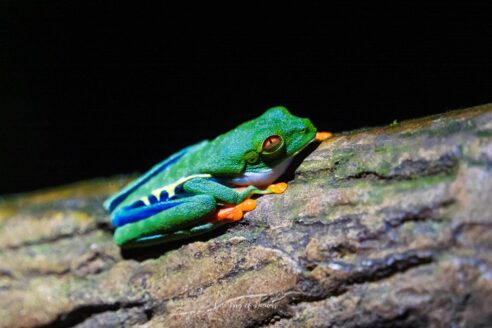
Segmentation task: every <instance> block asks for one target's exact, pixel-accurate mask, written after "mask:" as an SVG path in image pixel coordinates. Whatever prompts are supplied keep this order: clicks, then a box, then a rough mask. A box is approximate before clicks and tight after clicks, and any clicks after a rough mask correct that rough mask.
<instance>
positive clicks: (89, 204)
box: [0, 105, 492, 327]
mask: <svg viewBox="0 0 492 328" xmlns="http://www.w3.org/2000/svg"><path fill="white" fill-rule="evenodd" d="M320 123H322V122H318V124H320ZM320 125H322V124H320ZM289 178H291V179H292V181H290V183H289V189H288V190H287V192H286V193H285V194H283V195H272V196H264V197H261V198H259V199H258V208H257V209H256V210H255V211H254V212H252V213H250V214H248V215H247V216H246V218H245V219H244V220H243V221H241V222H240V223H237V224H232V225H229V226H227V227H225V228H224V229H222V230H220V231H217V232H216V233H213V234H211V235H205V236H203V237H201V238H200V239H195V240H187V241H183V242H180V243H173V244H168V245H162V246H158V247H153V248H148V249H137V250H134V251H131V252H130V251H127V252H123V253H122V252H121V251H120V249H119V248H118V247H116V246H115V245H114V244H113V242H112V228H111V226H110V225H109V224H108V215H107V213H105V211H104V210H103V209H102V207H101V203H102V201H103V200H104V199H105V198H106V197H107V196H108V195H110V194H112V193H113V192H115V191H116V190H118V189H119V188H120V187H121V186H122V185H123V184H124V183H125V182H127V181H128V177H117V178H112V179H100V180H94V181H88V182H82V183H77V184H74V185H70V186H65V187H60V188H54V189H50V190H45V191H40V192H35V193H31V194H24V195H15V196H10V197H5V198H4V199H3V200H2V201H1V203H0V318H1V319H0V327H72V326H77V327H99V326H105V327H120V326H139V325H142V326H144V327H193V326H199V327H202V326H223V327H267V326H268V327H269V326H272V327H304V326H309V327H440V326H446V327H490V326H492V305H491V304H492V229H491V228H492V105H485V106H480V107H475V108H470V109H466V110H460V111H454V112H450V113H446V114H443V115H437V116H433V117H428V118H423V119H418V120H413V121H408V122H402V123H399V124H391V125H388V126H385V127H380V128H371V129H363V130H358V131H353V132H348V133H342V134H338V135H335V137H334V138H332V139H330V140H328V141H326V142H324V143H323V144H322V145H320V146H319V147H318V148H317V149H316V150H314V152H312V153H311V154H310V155H309V156H308V157H307V158H305V160H304V161H303V162H302V164H301V165H300V166H299V167H298V169H297V170H296V172H295V176H294V175H293V176H292V177H289Z"/></svg>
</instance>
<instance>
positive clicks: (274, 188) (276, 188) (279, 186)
mask: <svg viewBox="0 0 492 328" xmlns="http://www.w3.org/2000/svg"><path fill="white" fill-rule="evenodd" d="M268 190H269V191H271V192H273V193H274V194H281V193H283V192H284V191H285V190H287V183H285V182H279V183H276V184H272V185H270V186H268Z"/></svg>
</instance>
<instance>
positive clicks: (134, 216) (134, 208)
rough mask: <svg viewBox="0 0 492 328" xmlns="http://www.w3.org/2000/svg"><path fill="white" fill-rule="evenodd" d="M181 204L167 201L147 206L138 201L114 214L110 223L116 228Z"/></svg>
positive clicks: (177, 201) (176, 201)
mask: <svg viewBox="0 0 492 328" xmlns="http://www.w3.org/2000/svg"><path fill="white" fill-rule="evenodd" d="M181 203H182V202H181V201H179V200H169V201H161V202H157V203H154V204H151V205H149V206H147V205H145V204H144V202H143V201H141V200H138V201H136V202H134V203H133V204H131V205H128V206H125V207H123V208H121V209H119V210H117V211H116V212H114V213H113V215H112V223H113V226H114V227H116V228H118V227H121V226H123V225H125V224H127V223H132V222H137V221H140V220H143V219H146V218H148V217H151V216H153V215H156V214H157V213H159V212H162V211H164V210H167V209H169V208H172V207H175V206H178V205H179V204H181Z"/></svg>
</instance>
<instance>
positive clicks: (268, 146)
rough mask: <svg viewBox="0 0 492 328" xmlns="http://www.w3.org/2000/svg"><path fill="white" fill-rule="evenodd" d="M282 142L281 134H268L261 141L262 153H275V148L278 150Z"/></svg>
mask: <svg viewBox="0 0 492 328" xmlns="http://www.w3.org/2000/svg"><path fill="white" fill-rule="evenodd" d="M283 144H284V141H283V139H282V137H281V136H277V135H273V136H269V137H268V138H266V139H265V141H263V145H262V152H263V153H264V154H272V153H275V152H276V151H277V150H279V149H280V148H281V147H282V145H283Z"/></svg>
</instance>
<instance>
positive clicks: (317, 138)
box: [314, 132, 333, 141]
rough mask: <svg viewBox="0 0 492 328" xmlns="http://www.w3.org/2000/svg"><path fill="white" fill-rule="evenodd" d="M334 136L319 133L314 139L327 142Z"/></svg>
mask: <svg viewBox="0 0 492 328" xmlns="http://www.w3.org/2000/svg"><path fill="white" fill-rule="evenodd" d="M332 135H333V134H332V133H331V132H317V133H316V137H314V139H316V140H318V141H325V140H326V139H329V138H331V136H332Z"/></svg>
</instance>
